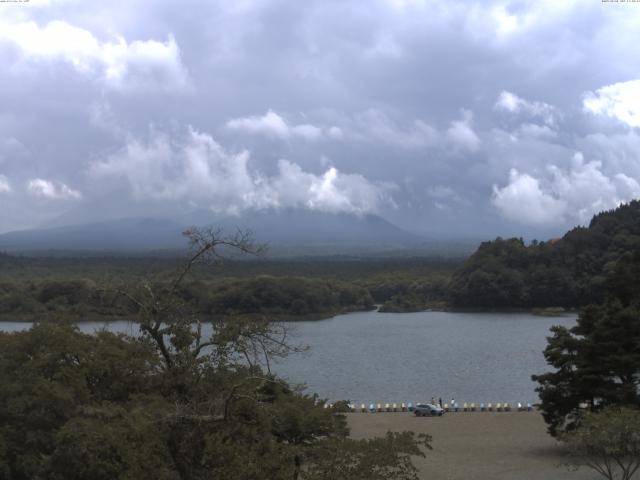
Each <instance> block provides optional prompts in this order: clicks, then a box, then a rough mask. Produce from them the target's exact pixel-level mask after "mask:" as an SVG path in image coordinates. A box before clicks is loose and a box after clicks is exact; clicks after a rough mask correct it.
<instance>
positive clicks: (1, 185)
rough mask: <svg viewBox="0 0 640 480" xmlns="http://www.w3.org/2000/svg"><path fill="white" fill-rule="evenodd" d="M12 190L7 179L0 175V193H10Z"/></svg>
mask: <svg viewBox="0 0 640 480" xmlns="http://www.w3.org/2000/svg"><path fill="white" fill-rule="evenodd" d="M12 191H13V188H11V184H10V183H9V179H8V178H7V177H5V176H4V175H0V193H11V192H12Z"/></svg>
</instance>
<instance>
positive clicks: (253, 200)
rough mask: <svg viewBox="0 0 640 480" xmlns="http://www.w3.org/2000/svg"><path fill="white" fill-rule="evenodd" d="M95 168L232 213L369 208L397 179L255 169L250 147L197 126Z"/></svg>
mask: <svg viewBox="0 0 640 480" xmlns="http://www.w3.org/2000/svg"><path fill="white" fill-rule="evenodd" d="M90 173H91V175H93V176H95V177H121V178H124V179H126V180H127V181H128V183H129V185H130V186H131V189H132V192H133V194H134V195H135V196H136V197H138V198H158V199H182V200H189V201H191V202H192V203H194V204H197V205H199V206H201V207H207V208H211V209H213V210H215V211H221V212H226V213H230V214H235V213H238V212H240V211H243V210H246V209H265V208H281V207H302V208H309V209H312V210H322V211H329V212H350V213H356V214H363V213H367V212H374V211H376V210H378V209H379V208H380V207H382V206H383V205H389V204H392V200H391V197H390V195H389V192H390V190H391V188H392V186H391V185H389V184H385V183H375V182H371V181H369V180H367V179H366V178H365V177H363V176H362V175H359V174H346V173H342V172H340V171H339V170H338V169H336V168H335V167H330V168H328V169H327V170H326V171H325V172H324V173H322V174H319V175H317V174H314V173H311V172H306V171H304V170H303V169H302V168H301V167H300V166H299V165H297V164H295V163H292V162H289V161H287V160H280V161H279V162H278V165H277V173H276V174H275V175H271V176H267V175H264V174H262V173H260V172H258V171H256V170H255V169H252V168H251V166H250V155H249V152H247V151H242V152H239V153H230V152H228V151H226V150H225V149H224V148H223V147H222V146H221V145H219V144H218V143H217V142H216V141H215V140H214V139H213V138H212V137H211V136H210V135H208V134H206V133H201V132H197V131H195V130H193V129H190V131H189V133H188V135H187V136H186V138H185V139H183V140H181V141H179V142H172V141H170V139H169V138H168V137H166V136H165V135H162V134H153V138H152V139H151V140H150V141H148V142H144V141H140V140H136V139H134V140H130V141H129V142H128V144H127V145H126V147H125V148H124V149H123V150H122V151H121V152H118V153H117V154H115V155H112V156H110V157H108V158H106V159H105V160H103V161H99V162H94V163H93V164H92V165H91V168H90Z"/></svg>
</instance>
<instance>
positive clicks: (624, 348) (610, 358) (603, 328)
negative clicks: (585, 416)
mask: <svg viewBox="0 0 640 480" xmlns="http://www.w3.org/2000/svg"><path fill="white" fill-rule="evenodd" d="M551 331H552V333H553V336H552V337H549V338H548V345H547V347H546V349H545V351H544V356H545V358H546V360H547V363H549V364H550V365H551V366H552V367H554V368H555V371H553V372H548V373H544V374H542V375H533V377H532V378H533V380H534V381H537V382H538V383H540V386H539V387H538V388H537V389H536V391H537V392H538V393H539V395H540V399H541V405H542V412H543V416H544V419H545V421H546V422H547V424H548V426H549V433H551V434H552V435H557V434H558V433H560V432H562V431H565V430H571V429H572V428H575V427H576V426H577V424H578V423H579V421H580V419H581V415H582V410H583V406H586V407H587V408H588V409H590V410H594V411H596V410H599V409H602V408H604V407H606V406H608V405H640V394H639V392H638V385H639V381H640V380H639V376H638V374H639V373H640V311H639V310H638V308H637V307H635V306H627V307H625V306H624V305H622V304H621V303H620V302H619V301H617V300H612V301H610V302H609V303H607V304H606V305H603V306H590V307H587V308H586V309H584V310H583V311H582V312H581V313H580V316H579V317H578V321H577V324H576V326H574V327H572V328H570V329H567V328H565V327H558V326H556V327H552V329H551Z"/></svg>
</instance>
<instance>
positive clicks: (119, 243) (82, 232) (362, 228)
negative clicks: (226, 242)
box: [0, 209, 426, 252]
mask: <svg viewBox="0 0 640 480" xmlns="http://www.w3.org/2000/svg"><path fill="white" fill-rule="evenodd" d="M192 226H198V227H205V226H215V227H216V228H218V227H219V228H222V229H223V230H224V231H225V232H227V233H233V232H235V231H236V230H238V229H241V230H251V231H252V232H253V234H254V236H255V239H256V240H257V241H258V242H267V243H269V244H270V245H271V246H272V247H273V248H275V249H276V250H277V249H278V248H283V247H298V250H296V251H299V252H304V251H305V249H304V247H308V248H314V249H320V250H322V249H323V248H324V249H325V250H326V249H331V251H340V249H341V248H342V249H348V248H349V247H361V248H363V249H365V250H367V249H369V250H375V249H377V250H389V249H399V250H401V249H406V248H415V247H419V246H421V245H422V244H424V243H425V242H426V238H423V237H420V236H419V235H416V234H412V233H409V232H407V231H405V230H403V229H401V228H399V227H397V226H395V225H393V224H392V223H390V222H388V221H386V220H384V219H383V218H381V217H379V216H376V215H371V214H369V215H355V214H347V213H326V212H316V211H311V210H303V209H285V210H269V211H264V210H262V211H251V212H245V214H243V215H241V216H227V217H223V218H218V219H216V218H214V217H213V216H212V214H211V212H206V211H203V210H196V211H192V212H190V213H189V214H186V215H184V216H182V217H179V218H172V219H169V218H140V217H138V218H126V219H114V220H104V221H101V222H90V223H83V224H75V225H66V226H60V227H49V228H41V229H33V230H21V231H14V232H9V233H5V234H3V235H0V249H3V250H6V251H48V250H58V251H60V250H65V251H70V250H75V251H78V250H81V251H105V252H107V251H108V252H118V251H120V252H126V251H129V252H133V251H150V250H166V249H181V248H184V247H185V246H186V240H185V238H184V236H183V235H182V232H183V231H184V230H185V229H186V228H188V227H192Z"/></svg>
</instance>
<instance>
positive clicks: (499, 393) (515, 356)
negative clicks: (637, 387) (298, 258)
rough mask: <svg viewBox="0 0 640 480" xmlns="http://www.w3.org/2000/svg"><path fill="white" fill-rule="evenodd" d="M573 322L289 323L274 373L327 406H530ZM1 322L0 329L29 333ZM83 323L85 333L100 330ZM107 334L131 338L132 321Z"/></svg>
mask: <svg viewBox="0 0 640 480" xmlns="http://www.w3.org/2000/svg"><path fill="white" fill-rule="evenodd" d="M573 324H575V316H565V317H554V318H549V317H538V316H534V315H528V314H522V313H451V312H418V313H402V314H397V313H379V312H358V313H350V314H347V315H339V316H337V317H334V318H331V319H328V320H321V321H303V322H294V323H289V324H288V325H289V326H290V328H291V330H292V331H293V333H294V335H295V339H296V341H298V342H301V343H304V344H306V345H308V346H309V347H310V349H309V351H308V352H306V353H303V354H299V355H295V356H292V357H288V358H286V359H283V360H281V361H279V362H278V363H277V364H276V365H274V366H273V370H275V371H276V372H277V373H279V374H280V375H281V376H284V377H285V378H287V379H289V380H290V381H292V382H294V383H300V382H306V385H307V387H308V391H310V392H317V393H318V394H320V396H321V397H323V398H328V399H330V400H337V399H348V400H351V401H354V402H357V403H358V404H359V403H366V404H369V403H371V402H376V403H377V402H381V403H385V402H398V403H400V402H414V403H415V402H416V401H425V400H429V399H430V398H431V397H432V396H433V397H436V398H438V397H442V399H443V401H444V402H449V401H450V400H451V398H455V399H456V402H457V403H458V404H462V403H463V402H476V403H480V402H485V403H488V402H494V403H495V402H510V403H516V402H518V401H519V402H523V403H526V402H531V403H534V402H537V401H538V398H537V395H536V393H535V392H534V388H535V387H536V384H534V383H533V382H532V381H531V375H532V374H534V373H542V372H545V371H547V370H548V369H549V368H548V366H547V365H546V363H545V360H544V357H543V356H542V350H543V349H544V347H545V345H546V336H548V335H549V327H551V326H552V325H565V326H572V325H573ZM28 327H29V324H24V323H14V322H2V323H0V330H4V331H12V330H19V329H25V328H28ZM104 327H105V324H103V323H99V322H87V323H82V324H81V325H80V328H81V330H82V331H84V332H94V331H95V330H96V329H99V328H104ZM106 328H107V329H109V330H112V331H119V332H124V333H129V334H136V333H137V331H138V328H137V326H136V325H135V324H133V323H131V322H124V321H119V322H112V323H110V324H106Z"/></svg>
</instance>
